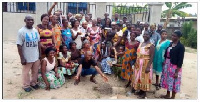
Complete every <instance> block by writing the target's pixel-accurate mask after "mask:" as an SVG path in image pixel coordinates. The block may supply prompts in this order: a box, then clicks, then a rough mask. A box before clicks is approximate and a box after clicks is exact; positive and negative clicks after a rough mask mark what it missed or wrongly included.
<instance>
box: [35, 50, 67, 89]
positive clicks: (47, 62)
mask: <svg viewBox="0 0 200 102" xmlns="http://www.w3.org/2000/svg"><path fill="white" fill-rule="evenodd" d="M55 52H56V50H55V49H54V48H52V47H48V48H47V49H46V50H45V54H46V57H45V58H44V59H42V62H41V74H39V76H38V82H39V84H38V85H39V86H40V87H41V88H45V87H46V90H50V88H51V89H57V88H59V87H61V86H62V85H63V84H64V83H65V77H64V75H63V73H62V71H60V70H59V69H58V68H57V64H56V58H55Z"/></svg>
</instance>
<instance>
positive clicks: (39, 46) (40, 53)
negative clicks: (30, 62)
mask: <svg viewBox="0 0 200 102" xmlns="http://www.w3.org/2000/svg"><path fill="white" fill-rule="evenodd" d="M38 49H39V59H41V57H42V52H41V44H40V41H39V42H38Z"/></svg>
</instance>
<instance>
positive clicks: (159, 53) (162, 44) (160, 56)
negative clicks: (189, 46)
mask: <svg viewBox="0 0 200 102" xmlns="http://www.w3.org/2000/svg"><path fill="white" fill-rule="evenodd" d="M169 44H170V41H169V40H167V31H166V30H162V31H161V40H158V43H157V44H156V49H155V55H154V60H153V71H154V72H155V74H156V84H154V85H155V86H156V90H159V83H158V81H159V76H160V75H161V72H162V66H163V62H164V60H165V58H164V54H165V50H166V48H167V47H168V46H169Z"/></svg>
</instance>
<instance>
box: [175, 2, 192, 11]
mask: <svg viewBox="0 0 200 102" xmlns="http://www.w3.org/2000/svg"><path fill="white" fill-rule="evenodd" d="M187 7H192V5H191V4H188V3H187V2H181V3H179V4H177V5H175V7H174V8H173V9H174V10H180V9H183V8H187Z"/></svg>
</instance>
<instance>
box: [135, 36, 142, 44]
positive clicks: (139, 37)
mask: <svg viewBox="0 0 200 102" xmlns="http://www.w3.org/2000/svg"><path fill="white" fill-rule="evenodd" d="M135 40H137V41H139V42H140V43H142V42H144V38H143V36H142V34H140V36H137V37H136V38H135Z"/></svg>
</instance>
